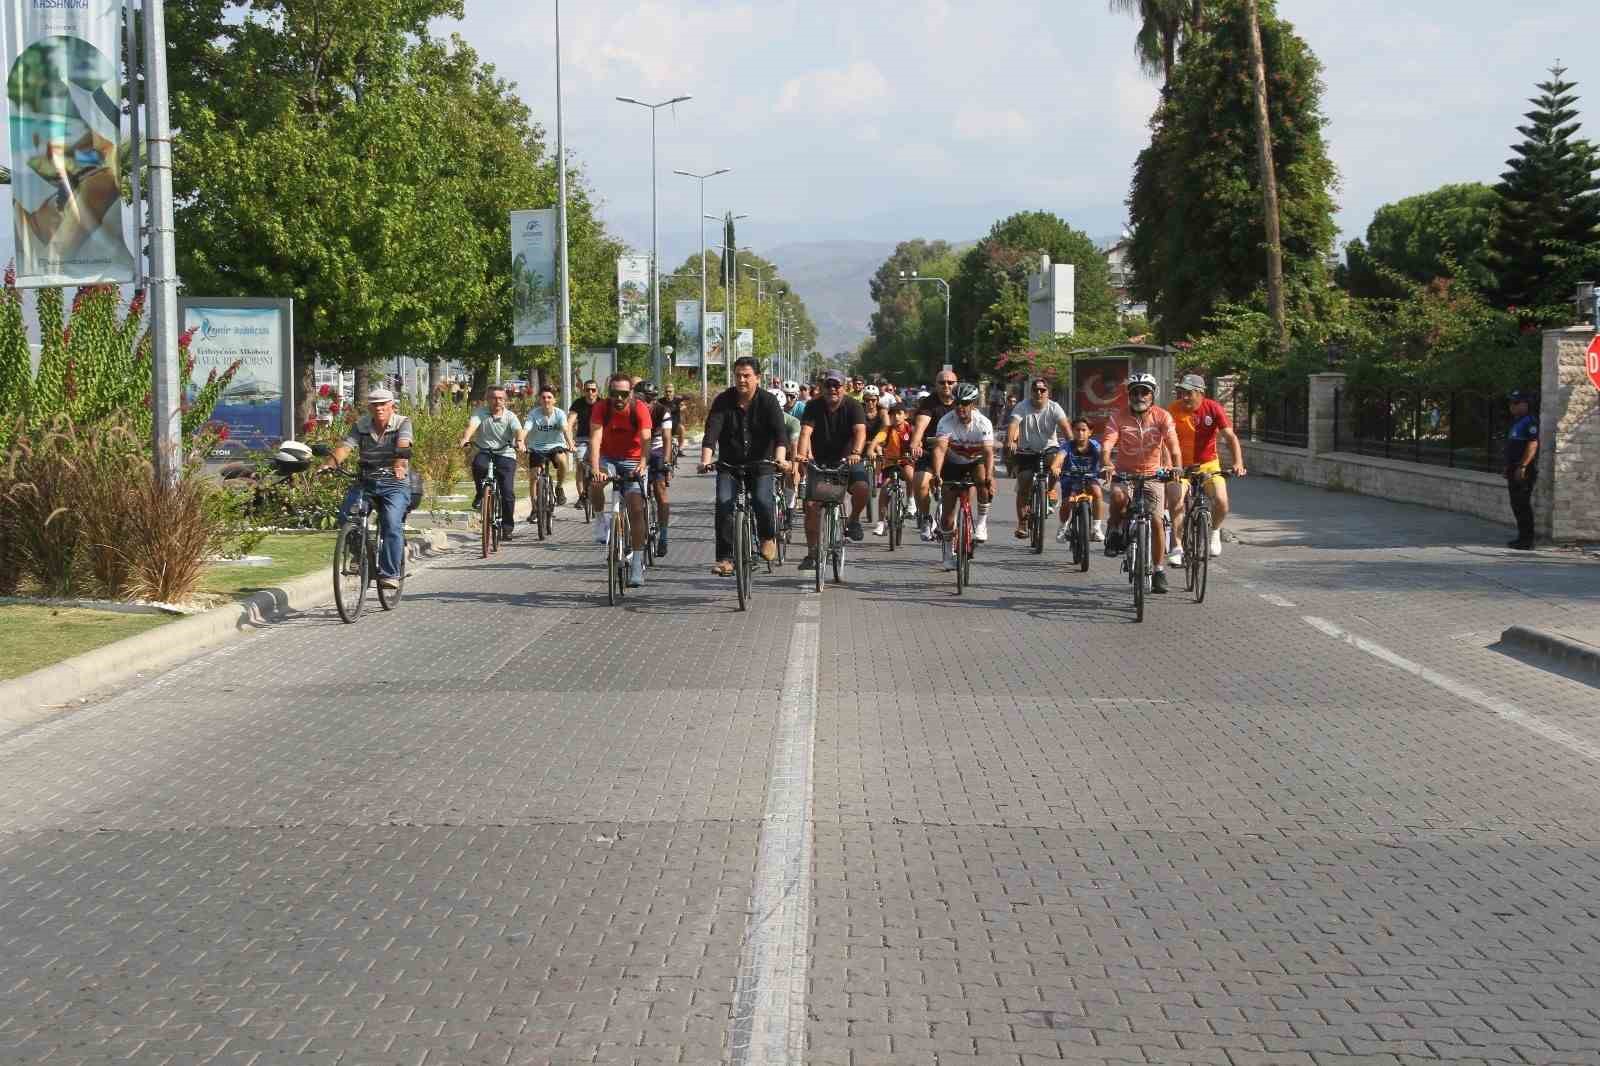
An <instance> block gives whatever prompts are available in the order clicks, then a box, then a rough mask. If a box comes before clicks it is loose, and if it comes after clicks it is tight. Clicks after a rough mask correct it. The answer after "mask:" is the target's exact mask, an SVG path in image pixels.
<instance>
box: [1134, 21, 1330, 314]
mask: <svg viewBox="0 0 1600 1066" xmlns="http://www.w3.org/2000/svg"><path fill="white" fill-rule="evenodd" d="M1243 3H1244V0H1214V2H1213V4H1212V5H1211V15H1210V17H1209V18H1208V19H1207V21H1206V25H1205V29H1204V30H1203V31H1201V32H1198V33H1195V34H1192V35H1190V36H1189V37H1187V38H1186V39H1185V41H1184V43H1183V46H1182V49H1181V52H1180V55H1179V60H1178V64H1177V66H1176V67H1175V68H1174V69H1173V78H1172V82H1171V84H1170V86H1169V91H1168V92H1167V93H1166V94H1165V97H1164V99H1163V100H1162V101H1161V103H1160V105H1159V106H1158V107H1157V109H1156V113H1155V115H1154V116H1153V118H1152V119H1151V131H1152V135H1151V141H1150V145H1149V147H1147V148H1146V149H1145V150H1144V151H1143V152H1141V153H1140V154H1139V158H1138V161H1137V162H1136V163H1135V166H1134V176H1133V182H1132V185H1131V188H1130V190H1129V197H1128V207H1129V212H1130V215H1131V217H1132V222H1133V238H1132V240H1131V242H1130V247H1129V259H1130V262H1131V264H1132V267H1133V275H1134V276H1133V285H1132V290H1133V294H1134V295H1135V296H1136V297H1137V298H1139V299H1142V300H1144V301H1146V302H1147V303H1148V304H1149V305H1150V309H1151V313H1152V318H1153V319H1154V320H1155V322H1156V326H1157V328H1158V329H1159V330H1160V332H1161V334H1162V335H1163V336H1164V337H1165V338H1167V339H1169V340H1175V339H1182V338H1185V337H1189V336H1192V335H1195V334H1197V333H1198V332H1199V331H1200V330H1201V329H1202V328H1203V327H1204V325H1205V323H1206V321H1207V319H1208V318H1209V316H1210V315H1211V314H1212V312H1213V311H1214V309H1216V308H1217V307H1219V306H1220V305H1222V304H1224V303H1243V302H1246V301H1248V300H1250V299H1252V298H1253V296H1254V294H1255V293H1256V291H1257V290H1258V289H1260V288H1261V287H1262V286H1263V283H1264V281H1265V273H1266V272H1265V270H1264V269H1263V268H1264V265H1265V257H1264V255H1263V251H1264V247H1263V246H1264V245H1265V244H1266V243H1267V242H1266V241H1265V239H1264V234H1265V227H1264V225H1263V208H1262V198H1261V195H1260V184H1261V182H1260V171H1261V160H1260V158H1259V146H1260V139H1259V136H1258V134H1257V131H1256V111H1255V96H1254V92H1253V89H1252V85H1251V83H1252V80H1253V79H1252V73H1251V64H1250V60H1249V53H1250V43H1249V41H1248V40H1247V37H1248V35H1249V25H1248V20H1247V18H1246V17H1245V11H1244V9H1243V7H1242V4H1243ZM1260 32H1261V44H1262V57H1263V67H1264V69H1265V72H1266V75H1267V81H1268V89H1269V100H1268V116H1267V117H1268V126H1269V129H1270V133H1271V147H1272V162H1273V167H1274V170H1275V172H1276V174H1277V178H1278V192H1279V212H1280V215H1281V220H1282V229H1281V236H1280V243H1281V245H1282V247H1283V272H1284V289H1285V302H1286V304H1288V305H1289V311H1290V314H1289V315H1288V317H1289V318H1291V319H1292V318H1294V317H1295V315H1294V313H1293V312H1295V311H1297V310H1304V309H1306V308H1311V307H1314V306H1315V305H1316V304H1317V303H1318V302H1319V301H1321V300H1325V299H1326V296H1327V286H1328V275H1327V265H1326V264H1327V259H1328V257H1329V255H1330V254H1331V252H1332V249H1333V240H1334V236H1335V233H1336V228H1335V226H1334V222H1333V211H1334V203H1333V188H1334V184H1335V180H1336V175H1335V171H1334V168H1333V164H1332V163H1331V162H1330V161H1329V159H1328V154H1327V148H1326V145H1325V144H1324V142H1323V137H1322V129H1323V125H1324V124H1325V121H1326V120H1325V119H1324V117H1323V114H1322V110H1321V95H1322V83H1321V70H1322V66H1321V64H1320V63H1319V62H1318V61H1317V58H1316V56H1315V55H1314V54H1312V52H1311V49H1310V48H1309V47H1308V46H1307V45H1306V43H1305V42H1304V41H1303V40H1301V39H1300V38H1299V37H1298V36H1297V35H1296V34H1295V33H1294V31H1293V28H1292V27H1291V26H1290V25H1289V24H1288V23H1287V22H1284V21H1283V20H1281V19H1279V18H1278V17H1277V16H1276V14H1275V12H1274V9H1273V6H1272V4H1271V2H1270V0H1266V2H1263V3H1262V4H1261V10H1260Z"/></svg>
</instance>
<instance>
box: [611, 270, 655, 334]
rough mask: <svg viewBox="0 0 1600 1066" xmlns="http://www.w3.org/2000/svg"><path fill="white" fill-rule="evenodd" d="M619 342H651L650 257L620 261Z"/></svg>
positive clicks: (618, 285)
mask: <svg viewBox="0 0 1600 1066" xmlns="http://www.w3.org/2000/svg"><path fill="white" fill-rule="evenodd" d="M617 343H618V344H649V343H650V257H649V256H648V255H625V256H622V257H621V258H620V259H618V260H617Z"/></svg>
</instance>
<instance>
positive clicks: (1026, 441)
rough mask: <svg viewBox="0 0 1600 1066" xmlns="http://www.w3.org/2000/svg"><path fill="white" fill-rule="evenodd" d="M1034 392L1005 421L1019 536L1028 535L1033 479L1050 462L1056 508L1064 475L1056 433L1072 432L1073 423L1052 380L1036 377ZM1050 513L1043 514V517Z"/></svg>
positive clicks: (1050, 494) (1052, 499) (1051, 494)
mask: <svg viewBox="0 0 1600 1066" xmlns="http://www.w3.org/2000/svg"><path fill="white" fill-rule="evenodd" d="M1031 391H1032V396H1031V397H1030V398H1029V399H1027V400H1024V401H1023V402H1021V403H1019V404H1017V405H1016V406H1015V407H1013V408H1012V409H1011V418H1010V420H1009V421H1008V422H1007V423H1006V454H1007V455H1009V456H1011V465H1012V468H1013V469H1014V470H1016V471H1017V478H1018V481H1017V533H1016V537H1017V539H1018V540H1027V539H1028V517H1029V515H1028V510H1029V505H1030V501H1031V500H1032V499H1033V479H1034V477H1035V476H1036V475H1038V474H1039V472H1040V468H1041V467H1043V466H1044V464H1046V463H1049V465H1050V466H1049V473H1048V477H1049V479H1050V480H1049V481H1048V482H1046V484H1047V485H1048V486H1049V488H1048V497H1049V499H1048V506H1049V507H1050V508H1051V509H1052V510H1054V509H1055V502H1056V495H1057V491H1056V490H1057V485H1058V482H1059V480H1060V478H1061V463H1062V458H1063V457H1062V454H1061V448H1060V447H1059V446H1058V445H1057V444H1056V439H1057V436H1058V435H1059V436H1069V435H1071V433H1072V423H1071V422H1069V421H1067V412H1065V411H1063V410H1062V409H1061V405H1060V404H1058V403H1056V402H1055V401H1054V400H1052V399H1051V398H1050V383H1049V382H1048V381H1046V380H1045V379H1044V378H1034V379H1033V382H1032V385H1031ZM1045 517H1047V516H1040V521H1041V522H1042V521H1044V519H1045Z"/></svg>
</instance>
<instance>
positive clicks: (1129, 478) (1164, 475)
mask: <svg viewBox="0 0 1600 1066" xmlns="http://www.w3.org/2000/svg"><path fill="white" fill-rule="evenodd" d="M1177 477H1178V475H1175V474H1174V473H1173V472H1172V471H1171V470H1165V469H1163V470H1157V471H1156V472H1155V473H1154V474H1112V475H1111V480H1112V481H1115V482H1117V483H1118V484H1121V485H1142V484H1144V483H1145V482H1147V481H1160V482H1168V481H1173V480H1176V479H1177Z"/></svg>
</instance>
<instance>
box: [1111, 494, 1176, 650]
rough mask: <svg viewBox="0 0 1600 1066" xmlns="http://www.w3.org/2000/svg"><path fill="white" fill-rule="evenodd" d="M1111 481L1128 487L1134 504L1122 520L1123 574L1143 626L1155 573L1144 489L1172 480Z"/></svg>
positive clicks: (1138, 618)
mask: <svg viewBox="0 0 1600 1066" xmlns="http://www.w3.org/2000/svg"><path fill="white" fill-rule="evenodd" d="M1112 480H1113V481H1115V482H1116V483H1117V484H1119V485H1128V486H1131V487H1132V490H1133V491H1132V496H1133V500H1132V502H1131V503H1130V504H1129V509H1128V512H1127V513H1126V514H1125V515H1124V516H1123V520H1122V529H1123V540H1122V543H1123V545H1124V548H1123V555H1122V571H1123V573H1125V574H1127V575H1128V582H1129V583H1130V584H1132V585H1133V620H1134V621H1135V622H1143V621H1144V600H1145V596H1146V595H1147V594H1148V593H1149V592H1150V575H1151V574H1152V573H1153V572H1154V564H1153V563H1152V558H1153V557H1152V555H1151V552H1152V551H1153V550H1154V545H1152V544H1151V543H1150V537H1151V530H1152V525H1151V523H1152V520H1153V518H1154V516H1153V515H1152V513H1151V511H1150V504H1149V501H1147V500H1146V499H1145V492H1144V487H1145V485H1147V484H1149V483H1150V482H1152V481H1156V482H1160V483H1161V484H1166V483H1167V482H1168V481H1171V480H1172V473H1171V471H1167V470H1157V471H1156V472H1155V473H1154V474H1115V475H1113V477H1112Z"/></svg>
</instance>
